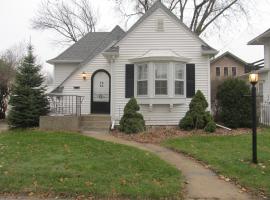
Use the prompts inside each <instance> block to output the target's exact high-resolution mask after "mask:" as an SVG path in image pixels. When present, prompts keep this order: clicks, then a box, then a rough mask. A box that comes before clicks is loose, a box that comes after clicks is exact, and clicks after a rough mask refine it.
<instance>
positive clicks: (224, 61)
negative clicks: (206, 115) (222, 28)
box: [210, 51, 249, 109]
mask: <svg viewBox="0 0 270 200" xmlns="http://www.w3.org/2000/svg"><path fill="white" fill-rule="evenodd" d="M210 66H211V72H210V73H211V104H212V108H213V109H215V104H216V94H217V88H218V86H219V85H220V84H221V83H222V82H223V81H224V80H225V79H226V78H229V77H230V78H232V77H237V76H241V75H243V74H245V73H247V72H248V70H249V68H248V66H249V64H248V63H247V62H245V61H244V60H242V59H241V58H239V57H237V56H236V55H234V54H232V53H230V52H228V51H227V52H225V53H223V54H222V55H220V56H218V57H216V58H214V59H212V60H211V64H210Z"/></svg>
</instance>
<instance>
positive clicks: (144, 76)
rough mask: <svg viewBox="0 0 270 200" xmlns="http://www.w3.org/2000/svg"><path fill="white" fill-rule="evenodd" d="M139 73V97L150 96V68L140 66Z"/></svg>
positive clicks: (145, 65)
mask: <svg viewBox="0 0 270 200" xmlns="http://www.w3.org/2000/svg"><path fill="white" fill-rule="evenodd" d="M137 66H138V71H137V95H147V94H148V66H147V64H139V65H137Z"/></svg>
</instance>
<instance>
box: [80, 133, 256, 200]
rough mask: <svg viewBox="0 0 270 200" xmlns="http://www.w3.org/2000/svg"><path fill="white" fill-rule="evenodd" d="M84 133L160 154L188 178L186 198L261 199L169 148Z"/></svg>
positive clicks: (107, 135) (105, 135) (198, 199)
mask: <svg viewBox="0 0 270 200" xmlns="http://www.w3.org/2000/svg"><path fill="white" fill-rule="evenodd" d="M83 135H86V136H90V137H93V138H96V139H99V140H104V141H109V142H114V143H118V144H124V145H128V146H133V147H136V148H139V149H142V150H146V151H149V152H152V153H154V154H156V155H158V156H159V157H160V158H162V159H163V160H165V161H167V162H168V163H170V164H172V165H174V166H175V167H176V168H177V169H179V170H180V171H181V172H182V174H183V176H184V177H185V180H186V194H185V199H190V200H191V199H196V200H201V199H203V200H208V199H211V200H219V199H220V200H250V199H259V198H257V197H252V196H251V195H249V194H247V193H244V192H241V191H240V189H239V188H237V187H236V186H235V185H234V184H232V183H230V182H225V181H224V180H221V179H219V178H218V176H217V175H216V174H215V173H214V172H213V171H211V170H209V169H206V168H205V167H203V166H202V165H201V164H199V163H197V162H196V161H194V160H191V159H190V158H188V157H186V156H184V155H182V154H180V153H176V152H174V151H172V150H169V149H167V148H164V147H161V146H158V145H153V144H143V143H137V142H133V141H127V140H123V139H120V138H116V137H114V136H112V135H109V134H104V133H93V132H83Z"/></svg>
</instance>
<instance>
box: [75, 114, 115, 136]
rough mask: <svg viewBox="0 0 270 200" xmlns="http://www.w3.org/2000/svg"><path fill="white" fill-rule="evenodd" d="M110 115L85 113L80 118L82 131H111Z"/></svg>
mask: <svg viewBox="0 0 270 200" xmlns="http://www.w3.org/2000/svg"><path fill="white" fill-rule="evenodd" d="M110 125H111V116H110V115H85V116H81V118H80V129H81V131H94V132H109V130H110Z"/></svg>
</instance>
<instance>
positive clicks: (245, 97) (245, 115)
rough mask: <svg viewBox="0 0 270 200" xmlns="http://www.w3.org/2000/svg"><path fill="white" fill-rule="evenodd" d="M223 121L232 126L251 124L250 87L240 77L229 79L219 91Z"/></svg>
mask: <svg viewBox="0 0 270 200" xmlns="http://www.w3.org/2000/svg"><path fill="white" fill-rule="evenodd" d="M217 100H218V109H219V114H220V120H221V122H222V123H223V124H224V125H225V126H228V127H230V128H240V127H250V126H251V122H252V119H251V98H250V88H249V86H248V84H246V82H245V81H243V80H240V79H227V80H225V81H224V82H223V83H222V84H221V85H220V86H219V87H218V92H217Z"/></svg>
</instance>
